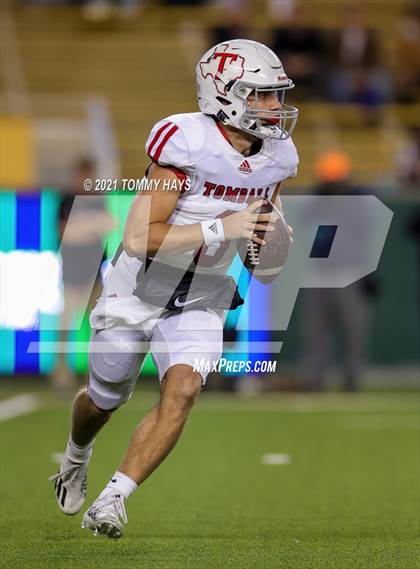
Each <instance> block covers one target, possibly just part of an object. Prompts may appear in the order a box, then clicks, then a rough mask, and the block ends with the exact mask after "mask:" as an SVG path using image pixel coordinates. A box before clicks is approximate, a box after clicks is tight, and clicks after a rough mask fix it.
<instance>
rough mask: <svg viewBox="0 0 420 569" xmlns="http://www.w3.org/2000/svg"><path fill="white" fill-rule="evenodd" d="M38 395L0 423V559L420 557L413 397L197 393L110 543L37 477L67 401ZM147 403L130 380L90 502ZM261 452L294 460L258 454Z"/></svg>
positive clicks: (63, 425)
mask: <svg viewBox="0 0 420 569" xmlns="http://www.w3.org/2000/svg"><path fill="white" fill-rule="evenodd" d="M12 394H16V392H15V391H13V390H12V392H11V391H10V390H5V391H4V392H3V397H5V396H10V395H12ZM39 397H40V398H41V400H42V407H41V408H40V409H39V410H38V411H35V412H33V413H30V414H28V415H25V416H21V417H17V418H14V419H11V420H8V421H5V422H3V423H1V424H0V428H1V460H2V487H1V490H2V498H1V516H2V532H1V538H2V548H1V552H2V566H3V567H7V568H9V567H10V568H19V569H20V568H26V567H29V568H43V569H49V568H53V569H59V568H67V569H68V568H73V567H74V568H83V569H84V568H87V569H91V568H92V569H93V568H106V569H111V568H118V569H131V568H141V569H149V568H150V569H152V568H153V569H161V568H162V569H163V568H165V569H200V568H203V569H208V568H212V569H213V568H214V569H216V568H223V569H230V568H232V569H233V568H234V569H277V568H285V569H293V568H305V569H310V568H320V569H321V568H322V569H327V568H337V569H346V568H349V569H357V568H363V569H366V568H369V569H370V568H372V569H373V568H377V569H385V568H392V569H394V568H407V569H415V568H416V567H420V556H419V553H420V548H419V540H418V534H419V496H418V490H419V448H420V447H419V431H418V426H419V414H418V413H419V409H418V395H417V394H416V393H377V394H375V393H367V394H360V395H352V396H345V395H339V394H327V395H313V396H305V395H295V396H291V395H268V396H258V397H255V398H246V399H243V398H234V397H232V396H215V395H211V394H207V395H206V394H205V393H204V394H203V395H202V397H201V400H200V401H199V402H198V404H197V406H196V408H195V410H194V411H193V414H192V416H191V419H190V421H189V423H188V426H187V428H186V431H185V432H184V436H183V438H182V440H181V441H180V443H179V444H178V446H177V447H176V449H175V450H174V452H173V453H172V454H171V455H170V456H169V458H168V459H167V460H166V462H164V463H163V464H162V466H161V467H160V468H159V469H158V470H157V471H156V472H155V473H154V474H153V475H152V477H151V478H149V480H147V481H146V483H145V484H144V485H143V486H141V487H140V488H139V490H138V491H137V493H136V494H134V496H133V497H132V498H130V500H129V501H128V504H127V514H128V518H129V524H128V525H127V526H126V533H125V536H124V537H123V538H122V539H121V540H119V541H111V540H108V539H106V538H103V537H96V538H95V537H94V536H93V535H92V534H91V533H90V532H88V531H87V530H82V529H81V528H80V521H81V514H79V515H77V516H75V517H72V518H68V517H66V516H64V515H63V514H61V513H60V512H59V510H58V508H57V507H56V504H55V499H54V493H53V485H52V484H51V483H48V482H47V478H48V476H49V475H51V474H53V473H54V472H55V471H56V469H57V465H56V464H55V463H54V462H53V460H52V455H53V453H55V452H60V451H62V450H63V448H64V444H65V441H66V437H67V424H68V419H69V404H68V403H58V402H55V401H53V400H52V399H51V397H50V396H49V395H47V394H46V393H44V392H42V391H41V392H40V394H39ZM155 399H156V394H153V393H150V392H147V391H144V390H143V388H142V387H140V389H138V390H137V392H136V394H135V395H134V396H133V398H132V399H131V401H130V402H129V403H128V404H127V405H126V406H125V407H124V408H122V409H121V410H120V411H119V412H118V413H117V414H115V416H114V417H113V419H112V422H111V423H110V424H109V425H108V426H107V427H106V428H105V430H104V431H103V432H102V434H101V435H100V437H99V438H98V440H97V443H96V445H95V449H94V454H93V459H92V462H91V468H90V475H89V487H88V503H89V502H90V501H92V500H93V499H94V498H95V497H96V495H97V494H98V492H99V491H100V490H101V489H102V487H103V485H104V484H105V483H106V482H107V480H108V479H109V477H110V475H112V474H113V472H114V471H115V468H116V466H117V465H118V461H119V459H120V457H121V455H122V453H123V452H124V450H125V448H126V445H127V442H128V437H129V434H130V431H131V430H132V428H133V427H134V426H135V424H136V423H137V421H138V420H139V419H140V418H141V417H142V416H143V415H144V413H145V412H146V411H147V410H148V409H149V408H150V407H151V406H152V404H153V402H154V400H155ZM265 453H280V454H287V455H290V459H291V462H290V463H289V464H282V465H266V464H263V463H262V460H261V457H262V455H264V454H265ZM88 503H87V505H88Z"/></svg>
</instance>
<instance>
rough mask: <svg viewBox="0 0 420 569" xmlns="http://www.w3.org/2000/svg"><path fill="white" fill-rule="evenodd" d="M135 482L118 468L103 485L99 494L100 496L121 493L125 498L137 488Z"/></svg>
mask: <svg viewBox="0 0 420 569" xmlns="http://www.w3.org/2000/svg"><path fill="white" fill-rule="evenodd" d="M137 486H138V485H137V483H136V482H134V480H132V479H131V478H130V477H129V476H127V475H126V474H123V473H122V472H120V471H119V470H117V472H116V473H115V474H114V476H113V477H112V478H111V480H110V481H109V482H108V484H107V485H106V486H105V488H104V490H102V492H101V494H100V496H99V497H100V498H103V497H104V496H107V495H108V494H121V495H122V496H124V499H125V500H127V498H128V497H129V496H131V494H132V493H133V492H134V490H137Z"/></svg>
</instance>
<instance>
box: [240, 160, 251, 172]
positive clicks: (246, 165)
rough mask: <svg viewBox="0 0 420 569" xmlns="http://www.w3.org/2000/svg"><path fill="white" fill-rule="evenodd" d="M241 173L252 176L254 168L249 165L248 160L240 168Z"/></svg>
mask: <svg viewBox="0 0 420 569" xmlns="http://www.w3.org/2000/svg"><path fill="white" fill-rule="evenodd" d="M238 170H239V172H245V174H252V168H251V166H250V165H249V162H248V160H244V161H243V162H242V164H241V165H240V166H239V168H238Z"/></svg>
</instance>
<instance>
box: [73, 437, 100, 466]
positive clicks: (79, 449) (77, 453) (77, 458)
mask: <svg viewBox="0 0 420 569" xmlns="http://www.w3.org/2000/svg"><path fill="white" fill-rule="evenodd" d="M93 443H94V441H91V442H90V443H88V444H87V445H83V446H81V445H78V444H76V443H75V442H74V441H73V439H72V438H71V435H70V437H69V442H68V443H67V448H66V456H67V458H69V459H70V460H71V461H72V462H87V461H88V460H89V459H90V455H91V454H92V446H93Z"/></svg>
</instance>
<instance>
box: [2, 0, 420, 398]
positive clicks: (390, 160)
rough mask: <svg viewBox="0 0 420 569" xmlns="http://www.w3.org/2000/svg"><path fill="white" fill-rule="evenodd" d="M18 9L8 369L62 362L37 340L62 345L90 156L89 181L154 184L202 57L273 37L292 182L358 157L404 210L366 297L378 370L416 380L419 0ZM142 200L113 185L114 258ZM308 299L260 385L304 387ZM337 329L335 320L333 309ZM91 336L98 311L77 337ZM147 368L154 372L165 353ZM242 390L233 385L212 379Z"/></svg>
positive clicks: (360, 169) (294, 185) (79, 359)
mask: <svg viewBox="0 0 420 569" xmlns="http://www.w3.org/2000/svg"><path fill="white" fill-rule="evenodd" d="M2 6H3V7H2V24H1V26H2V29H1V32H2V33H1V35H2V65H1V69H2V71H1V102H2V106H1V137H2V138H1V141H2V142H1V178H0V185H1V188H2V192H1V197H0V208H1V210H0V211H1V233H0V255H1V261H2V289H3V296H2V299H3V301H2V312H1V319H0V326H1V329H0V338H1V345H2V350H1V356H0V373H1V374H3V375H6V376H7V375H9V376H10V375H15V376H16V375H22V374H23V375H26V376H28V375H30V376H38V375H39V376H42V377H43V376H45V375H48V374H51V373H52V372H53V370H54V368H55V366H56V364H57V362H56V357H55V356H54V354H39V355H38V354H35V353H27V346H28V345H29V343H30V342H31V341H38V340H50V341H54V339H58V337H57V333H56V332H54V331H53V329H54V328H55V327H56V326H55V325H54V322H55V321H57V319H58V318H59V317H60V313H61V312H62V311H63V294H62V283H61V273H60V262H59V258H58V257H57V248H58V245H59V242H60V231H59V228H60V222H63V215H64V221H65V219H66V214H65V213H64V214H63V201H64V202H65V199H66V198H68V197H69V194H70V195H71V194H74V193H78V192H79V191H80V187H78V184H79V185H80V180H79V182H78V181H77V180H75V169H76V170H77V168H78V167H79V166H80V164H82V166H81V167H80V168H81V169H80V168H79V170H80V172H79V174H80V176H81V175H82V173H83V161H85V162H90V163H91V167H92V171H93V169H94V170H95V177H101V178H116V177H125V178H139V177H141V176H142V175H143V172H144V169H145V167H146V165H147V157H146V155H145V152H144V141H145V140H146V137H147V135H148V132H149V130H150V128H151V126H152V125H153V123H154V122H156V121H157V120H159V119H160V118H161V117H162V116H166V115H169V114H173V113H178V112H187V111H194V110H196V109H197V105H196V100H195V83H194V67H195V63H196V61H197V59H198V57H199V55H200V54H201V53H202V52H203V51H204V50H205V49H206V48H207V46H208V45H211V44H214V43H215V42H217V41H222V40H223V39H226V38H229V37H235V36H236V37H247V38H250V39H256V40H260V41H263V42H266V43H267V44H268V45H270V46H271V47H273V49H275V51H276V52H277V53H278V55H279V56H280V57H281V58H282V60H283V62H284V64H285V66H286V69H287V71H288V73H289V75H290V76H291V77H292V78H293V79H294V81H295V83H296V85H297V87H296V89H295V90H294V91H293V92H291V93H290V100H291V101H293V102H294V103H296V104H297V105H298V106H299V109H300V116H299V122H298V126H297V128H296V130H295V134H294V139H295V142H296V145H297V147H298V149H299V153H300V169H299V175H298V177H297V178H296V179H295V180H291V181H289V182H288V183H287V185H286V189H285V193H286V194H296V193H298V194H300V193H310V192H314V191H318V190H317V189H318V188H319V184H320V183H321V182H322V180H320V177H319V175H318V176H317V168H318V174H319V160H320V158H321V157H322V155H323V154H325V153H328V152H330V151H338V152H340V153H342V154H343V155H344V156H345V157H346V159H348V160H349V161H350V162H351V166H350V169H351V170H352V172H351V184H352V187H353V188H361V189H362V191H363V192H367V193H372V194H375V195H377V196H378V197H379V198H380V199H381V200H382V201H384V203H385V204H386V205H387V206H388V207H389V208H390V209H391V210H392V211H393V212H394V219H393V222H392V226H391V230H390V233H389V236H388V239H387V242H386V245H385V248H384V252H383V256H382V258H381V261H380V264H379V270H378V271H377V273H376V274H375V275H374V277H373V278H372V279H370V280H369V282H367V283H364V290H363V293H362V294H363V295H364V297H365V300H364V302H365V303H367V304H368V305H369V308H368V311H369V319H366V322H368V323H366V325H365V328H366V331H365V334H366V336H367V338H368V344H369V345H368V358H367V359H368V368H367V370H366V373H365V374H364V380H366V381H368V382H369V381H374V382H375V381H376V382H378V381H379V383H383V384H385V385H388V386H389V385H394V384H395V386H398V385H410V384H411V385H413V382H415V380H416V376H417V372H418V366H419V350H418V347H419V346H420V341H419V339H420V334H419V328H420V325H419V316H420V307H419V301H420V294H419V288H420V287H419V269H420V266H419V261H418V256H419V246H420V245H419V215H420V214H419V210H420V209H419V208H420V206H419V181H420V136H419V132H420V130H419V123H418V119H419V110H420V105H419V100H418V95H419V74H420V55H419V34H420V31H419V30H420V19H419V18H420V15H419V10H418V5H417V4H416V3H415V2H411V1H401V2H376V1H368V2H364V3H360V2H356V3H354V2H353V3H352V2H335V3H330V2H323V1H322V0H317V1H314V2H295V0H281V1H276V0H267V1H266V2H262V1H250V2H247V1H241V2H237V1H224V2H218V1H213V2H212V1H207V2H204V1H202V2H199V1H196V2H193V1H189V2H187V1H181V0H180V1H176V2H170V1H165V2H163V1H162V2H159V1H152V0H150V1H145V2H140V1H137V2H136V1H135V0H127V1H124V0H120V1H117V2H104V1H102V0H101V1H93V2H81V1H80V2H59V1H54V0H49V1H47V0H45V1H42V0H27V1H23V0H22V1H19V2H17V1H16V2H4V3H3V5H2ZM78 165H79V166H78ZM85 166H86V165H85ZM86 168H87V169H89V165H87V166H86ZM86 168H85V174H86V172H87V171H88V170H86ZM76 176H77V172H76ZM80 176H79V177H80ZM130 199H131V198H130V197H129V198H127V199H123V200H122V199H120V198H119V197H118V196H117V195H115V194H107V195H106V196H105V207H106V209H107V210H108V212H109V214H110V215H111V216H112V217H113V220H114V224H113V229H112V231H111V232H110V233H109V232H108V233H105V231H104V232H103V237H104V240H105V239H106V240H107V242H108V247H107V250H106V258H107V259H109V258H112V255H113V254H114V252H115V250H116V248H117V246H118V243H119V238H120V235H121V228H122V225H123V222H124V217H125V215H126V212H127V209H128V205H129V203H128V202H129V200H130ZM70 203H71V202H70ZM64 210H65V207H64ZM67 216H68V215H67ZM104 242H105V241H104ZM29 267H31V269H30V278H31V281H32V282H31V286H30V287H28V286H25V284H26V285H27V279H28V273H29ZM16 283H20V285H19V286H17V284H16ZM256 290H257V291H258V294H257V295H254V297H253V299H251V300H252V302H253V303H254V308H255V306H256V307H258V306H265V307H270V306H271V307H272V310H275V309H276V303H277V300H278V294H280V293H277V292H276V287H275V286H274V287H258V289H256ZM23 291H24V292H23ZM302 296H304V295H302V294H301V295H299V301H298V303H297V306H296V307H295V310H294V313H293V317H292V321H291V324H290V326H289V330H288V331H287V333H286V334H283V335H282V336H281V339H282V340H283V341H284V346H283V349H282V352H281V356H278V359H279V363H278V373H277V376H276V377H271V378H270V377H266V378H264V384H260V385H259V388H266V389H270V388H273V389H278V388H293V389H299V388H302V386H303V384H304V382H303V380H302V378H301V377H300V369H301V364H302V362H304V359H305V354H304V350H305V345H306V344H305V342H304V341H302V337H303V335H304V331H303V330H302V328H303V324H304V323H305V316H304V315H303V314H302V312H303V313H305V308H303V309H302V306H301V305H302V303H304V300H302ZM76 308H77V307H76ZM80 316H81V315H79V320H80ZM82 316H83V315H82ZM324 324H325V326H326V327H327V328H328V327H330V328H331V331H334V323H333V322H332V320H331V321H330V319H329V318H328V317H326V319H325V322H324ZM229 325H230V326H232V322H230V323H229ZM88 338H89V326H88V323H87V319H86V318H84V319H83V324H82V325H81V326H80V328H79V329H77V330H74V331H73V332H72V334H71V337H70V338H69V341H70V342H71V341H73V340H74V339H76V341H84V340H87V339H88ZM233 338H234V337H233ZM230 339H232V337H230ZM271 339H272V338H271ZM346 349H347V347H346V340H345V339H344V344H343V347H342V350H344V352H345V351H346ZM68 351H69V352H70V353H69V355H68V364H69V365H70V367H71V368H72V369H73V370H75V371H77V372H78V373H80V374H83V373H85V372H86V354H83V353H71V349H70V348H69V350H68ZM144 371H145V373H146V374H149V375H150V374H151V375H153V373H154V368H153V364H152V362H151V360H148V362H147V365H146V367H145V370H144ZM231 379H232V378H231ZM210 383H212V382H210ZM233 383H235V382H232V381H231V380H229V382H227V383H226V382H223V381H222V380H220V378H219V379H218V380H217V381H216V380H215V381H213V383H212V385H213V386H217V387H218V388H220V387H225V388H226V387H228V388H229V386H232V384H233ZM257 383H258V380H257V379H256V381H255V382H253V383H252V385H251V386H250V385H248V388H250V389H252V388H253V386H254V387H255V386H256V385H257Z"/></svg>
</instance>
